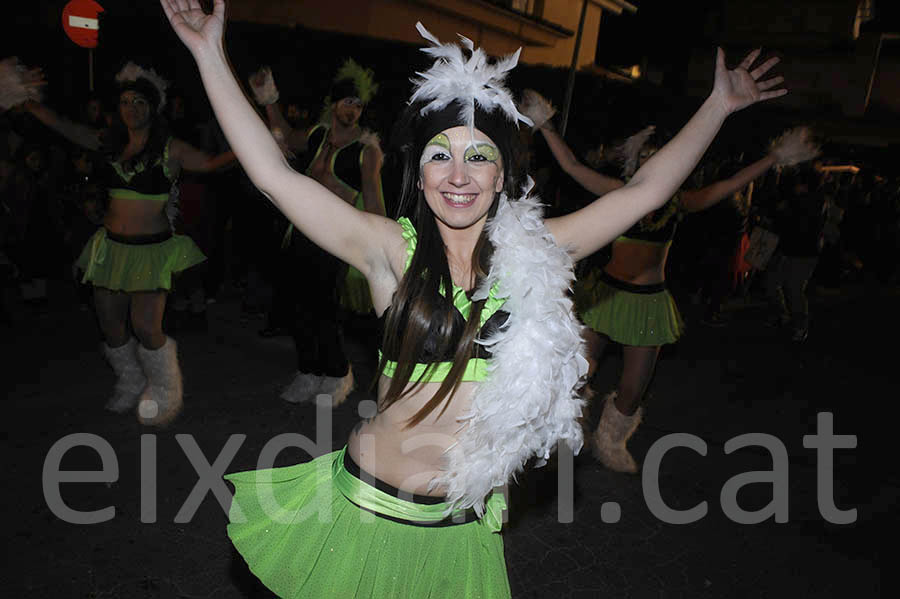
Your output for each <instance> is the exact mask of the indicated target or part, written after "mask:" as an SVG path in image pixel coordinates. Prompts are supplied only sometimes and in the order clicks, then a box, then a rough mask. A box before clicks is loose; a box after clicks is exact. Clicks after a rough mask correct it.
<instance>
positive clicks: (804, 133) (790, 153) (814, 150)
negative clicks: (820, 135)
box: [770, 127, 821, 166]
mask: <svg viewBox="0 0 900 599" xmlns="http://www.w3.org/2000/svg"><path fill="white" fill-rule="evenodd" d="M770 151H771V152H772V154H774V156H775V163H776V164H777V165H778V166H791V165H794V164H800V163H801V162H806V161H808V160H812V159H813V158H815V157H816V156H818V155H819V154H820V153H821V150H820V148H819V145H818V144H817V143H816V142H815V141H814V140H813V139H812V131H810V129H809V127H796V128H794V129H788V130H787V131H785V132H784V133H782V134H781V135H779V136H778V137H777V138H775V139H774V140H773V141H772V146H771V149H770Z"/></svg>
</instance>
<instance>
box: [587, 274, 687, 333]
mask: <svg viewBox="0 0 900 599" xmlns="http://www.w3.org/2000/svg"><path fill="white" fill-rule="evenodd" d="M575 303H576V306H577V307H578V313H579V315H580V316H581V320H582V322H584V324H586V325H587V326H589V327H590V328H592V329H593V330H595V331H597V332H598V333H602V334H604V335H606V336H607V337H609V338H610V339H612V340H613V341H615V342H617V343H621V344H623V345H632V346H638V347H652V346H658V345H666V344H668V343H674V342H675V341H676V340H677V339H678V338H679V337H680V336H681V335H682V334H683V333H684V330H685V325H684V321H683V320H682V318H681V314H679V312H678V308H677V307H676V306H675V300H674V299H672V294H670V293H669V291H668V290H667V289H666V288H665V284H664V283H662V284H659V285H633V284H630V283H626V282H624V281H619V280H618V279H614V278H613V277H611V276H609V275H608V274H606V273H605V272H603V271H602V270H597V271H593V272H591V273H590V274H589V275H588V277H587V278H586V279H585V280H584V281H580V282H579V285H577V286H576V292H575Z"/></svg>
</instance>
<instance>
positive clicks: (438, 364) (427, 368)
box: [378, 217, 509, 383]
mask: <svg viewBox="0 0 900 599" xmlns="http://www.w3.org/2000/svg"><path fill="white" fill-rule="evenodd" d="M397 222H399V223H400V226H401V227H403V239H405V240H406V268H407V269H408V268H409V265H410V263H411V262H412V257H413V254H414V253H415V251H416V242H417V239H418V236H417V234H416V229H415V227H413V224H412V223H411V222H410V221H409V219H408V218H405V217H404V218H400V219H398V221H397ZM496 293H497V286H496V285H495V286H494V287H492V288H491V291H490V293H489V294H488V298H487V300H485V303H484V307H483V308H482V310H481V318H480V319H479V320H480V322H479V330H478V338H482V339H483V338H487V337H489V336H490V335H491V333H492V332H493V331H495V330H496V329H497V328H499V327H501V326H502V325H503V324H504V323H505V322H506V319H507V318H508V316H509V314H508V313H507V312H505V311H504V310H501V309H500V308H501V307H502V306H503V304H504V303H505V301H506V300H505V299H501V298H498V297H497V295H496ZM453 306H454V307H455V312H456V314H455V322H454V324H453V332H454V333H455V334H462V329H463V328H464V327H465V321H466V320H468V318H469V314H471V312H472V300H470V299H469V297H468V296H467V295H466V292H465V291H464V290H463V289H462V288H461V287H459V286H457V285H453ZM385 314H386V313H385ZM384 318H385V315H382V316H381V319H382V324H383V319H384ZM436 333H438V331H436V330H432V331H429V334H428V337H427V338H426V340H425V348H424V350H423V355H421V356H419V358H418V361H417V363H416V365H415V367H414V369H413V373H412V376H411V377H410V381H411V382H415V381H421V382H423V383H439V382H442V381H443V380H444V379H445V378H447V375H448V374H449V373H450V369H451V368H452V367H453V362H452V355H449V356H448V355H436V354H435V352H434V351H431V348H433V347H434V345H435V343H429V340H430V338H431V336H432V335H433V334H436ZM451 345H452V344H451ZM429 346H431V348H430V347H429ZM454 349H455V347H454ZM378 355H379V359H380V358H381V356H382V354H381V352H378ZM490 357H491V354H490V351H488V350H487V349H486V348H485V347H484V346H483V345H480V344H478V343H476V344H475V357H473V358H472V359H470V360H469V363H468V364H467V365H466V369H465V371H464V372H463V376H462V380H463V381H483V380H484V379H485V378H487V365H488V360H489V359H490ZM390 358H391V356H388V360H387V361H386V363H385V367H384V370H383V371H382V374H383V375H384V376H386V377H393V376H394V373H395V372H396V371H397V362H396V361H394V360H391V359H390ZM423 375H424V376H423Z"/></svg>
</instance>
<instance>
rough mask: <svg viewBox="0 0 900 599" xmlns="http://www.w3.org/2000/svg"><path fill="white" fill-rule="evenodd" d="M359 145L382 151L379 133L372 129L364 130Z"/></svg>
mask: <svg viewBox="0 0 900 599" xmlns="http://www.w3.org/2000/svg"><path fill="white" fill-rule="evenodd" d="M359 143H361V144H362V145H364V146H373V147H375V148H377V149H378V150H379V151H381V138H380V137H379V136H378V133H377V132H375V131H372V130H370V129H363V130H362V133H360V135H359Z"/></svg>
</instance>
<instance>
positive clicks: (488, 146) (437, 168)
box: [419, 126, 503, 229]
mask: <svg viewBox="0 0 900 599" xmlns="http://www.w3.org/2000/svg"><path fill="white" fill-rule="evenodd" d="M474 138H475V139H474V141H475V143H474V144H473V143H472V135H470V132H469V129H468V128H467V127H462V126H460V127H453V128H451V129H445V130H444V131H442V132H441V133H438V134H437V135H435V136H434V137H433V138H431V140H430V141H429V142H428V143H427V144H426V146H425V150H424V151H423V152H422V156H421V158H420V160H419V188H420V189H421V190H422V191H423V193H424V195H425V201H426V202H428V206H429V208H431V211H432V212H433V213H434V215H435V217H436V218H437V219H438V221H439V222H440V223H443V224H444V225H445V226H447V227H449V228H451V229H465V228H467V227H470V226H472V225H474V224H476V223H478V222H479V221H481V222H483V221H484V219H485V218H486V216H487V213H488V210H489V209H490V207H491V204H492V203H493V201H494V195H495V194H496V193H499V192H500V191H501V190H502V189H503V161H502V157H501V156H500V150H499V149H498V148H497V145H496V144H495V143H494V142H493V141H491V138H489V137H488V136H487V135H485V134H484V133H482V132H481V131H479V130H478V129H475V136H474Z"/></svg>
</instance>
